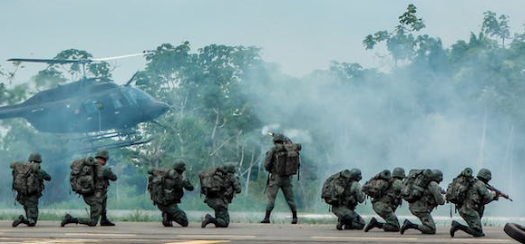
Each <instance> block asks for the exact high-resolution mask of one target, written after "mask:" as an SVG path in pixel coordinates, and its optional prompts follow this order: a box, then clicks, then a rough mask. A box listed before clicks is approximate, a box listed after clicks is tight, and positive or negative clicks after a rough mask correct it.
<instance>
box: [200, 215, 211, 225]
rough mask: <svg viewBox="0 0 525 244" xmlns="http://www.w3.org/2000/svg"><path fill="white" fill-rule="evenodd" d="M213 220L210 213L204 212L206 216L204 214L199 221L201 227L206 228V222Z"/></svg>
mask: <svg viewBox="0 0 525 244" xmlns="http://www.w3.org/2000/svg"><path fill="white" fill-rule="evenodd" d="M213 222H214V219H213V217H212V216H211V215H210V214H206V216H204V220H203V221H202V223H201V228H206V226H207V225H208V224H211V223H213Z"/></svg>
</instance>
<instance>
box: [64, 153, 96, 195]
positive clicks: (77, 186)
mask: <svg viewBox="0 0 525 244" xmlns="http://www.w3.org/2000/svg"><path fill="white" fill-rule="evenodd" d="M95 165H96V162H95V159H94V158H92V157H88V158H83V159H79V160H75V161H73V162H72V163H71V173H70V175H69V183H70V184H71V189H72V190H73V191H74V192H75V193H77V194H79V195H90V194H93V193H94V192H95V178H96V176H95V167H96V166H95Z"/></svg>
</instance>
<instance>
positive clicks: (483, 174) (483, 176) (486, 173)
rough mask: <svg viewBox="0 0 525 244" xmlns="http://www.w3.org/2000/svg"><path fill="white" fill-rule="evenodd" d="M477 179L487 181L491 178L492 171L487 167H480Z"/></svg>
mask: <svg viewBox="0 0 525 244" xmlns="http://www.w3.org/2000/svg"><path fill="white" fill-rule="evenodd" d="M478 179H480V180H483V181H485V182H489V181H490V180H491V179H492V173H491V172H490V170H488V169H485V168H483V169H480V170H479V172H478Z"/></svg>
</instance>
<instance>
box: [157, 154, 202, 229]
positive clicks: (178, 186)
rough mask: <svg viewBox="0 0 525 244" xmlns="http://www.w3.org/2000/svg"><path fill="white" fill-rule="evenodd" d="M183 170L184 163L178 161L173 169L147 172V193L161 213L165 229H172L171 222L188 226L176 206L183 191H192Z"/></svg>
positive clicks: (184, 217) (184, 216)
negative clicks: (148, 175)
mask: <svg viewBox="0 0 525 244" xmlns="http://www.w3.org/2000/svg"><path fill="white" fill-rule="evenodd" d="M185 170H186V164H185V163H184V161H182V160H178V161H176V162H175V164H174V165H173V169H170V170H150V171H149V174H150V177H149V180H148V191H149V192H150V195H151V199H152V200H153V204H155V205H157V207H158V208H159V210H160V211H161V212H162V224H163V225H164V226H165V227H173V223H172V221H175V222H176V223H178V224H180V225H181V226H182V227H187V226H188V217H187V216H186V213H185V212H184V211H183V210H182V209H180V208H179V207H178V206H177V205H178V204H179V203H180V202H181V199H182V197H183V196H184V189H186V190H188V191H193V185H192V184H191V182H190V181H189V180H188V179H184V176H183V173H184V171H185Z"/></svg>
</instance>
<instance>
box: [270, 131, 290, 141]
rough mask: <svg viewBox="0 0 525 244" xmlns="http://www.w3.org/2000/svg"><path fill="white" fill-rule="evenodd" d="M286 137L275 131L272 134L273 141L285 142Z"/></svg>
mask: <svg viewBox="0 0 525 244" xmlns="http://www.w3.org/2000/svg"><path fill="white" fill-rule="evenodd" d="M287 139H288V138H286V136H284V135H283V134H278V133H275V134H274V135H273V142H274V143H275V142H285V141H287Z"/></svg>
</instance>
